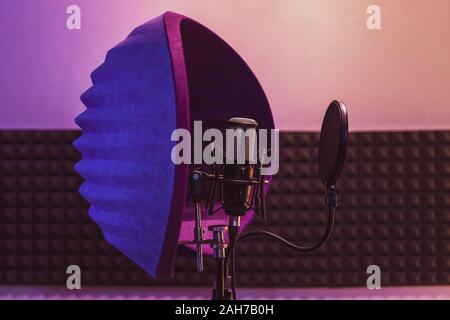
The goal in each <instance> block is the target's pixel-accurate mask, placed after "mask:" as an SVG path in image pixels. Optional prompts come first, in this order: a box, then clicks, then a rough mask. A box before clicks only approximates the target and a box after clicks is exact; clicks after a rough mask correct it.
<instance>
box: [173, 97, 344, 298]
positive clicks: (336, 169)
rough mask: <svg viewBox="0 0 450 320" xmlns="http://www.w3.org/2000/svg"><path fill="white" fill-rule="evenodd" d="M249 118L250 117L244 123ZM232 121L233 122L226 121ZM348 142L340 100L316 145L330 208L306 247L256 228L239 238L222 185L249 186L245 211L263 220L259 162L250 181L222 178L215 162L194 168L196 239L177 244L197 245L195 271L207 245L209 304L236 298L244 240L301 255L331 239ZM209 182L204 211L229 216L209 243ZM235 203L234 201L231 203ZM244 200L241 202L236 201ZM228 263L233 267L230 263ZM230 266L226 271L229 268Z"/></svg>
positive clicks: (213, 228) (328, 115) (199, 268)
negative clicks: (211, 271)
mask: <svg viewBox="0 0 450 320" xmlns="http://www.w3.org/2000/svg"><path fill="white" fill-rule="evenodd" d="M248 120H251V119H248ZM230 121H231V120H230ZM347 144H348V114H347V109H346V107H345V105H344V104H343V103H342V102H339V101H333V102H331V104H330V105H329V107H328V109H327V111H326V113H325V117H324V120H323V123H322V128H321V133H320V142H319V173H320V178H321V180H322V183H323V184H324V185H325V186H326V189H327V193H326V196H325V205H326V207H327V209H328V222H327V225H326V228H325V231H324V234H323V236H322V238H321V239H320V240H319V241H317V242H316V243H313V244H311V245H308V246H300V245H297V244H295V243H292V242H290V241H288V240H286V239H285V238H283V237H281V236H279V235H277V234H275V233H272V232H269V231H266V230H255V231H249V232H246V233H244V234H242V235H239V234H238V233H239V225H240V217H239V216H236V215H235V214H232V213H229V212H227V202H226V201H224V196H223V190H224V184H225V185H228V186H233V185H234V186H236V187H239V188H243V187H249V188H251V190H252V191H251V197H250V198H249V201H248V202H247V203H246V204H247V206H246V207H248V210H253V211H254V212H255V213H256V214H257V215H258V216H260V217H261V218H263V219H264V220H267V209H266V197H265V192H264V186H265V185H266V184H268V183H269V181H268V180H266V179H265V177H264V176H263V175H262V174H261V169H262V167H263V166H262V164H261V163H260V162H258V163H257V165H256V166H257V168H256V169H257V170H256V172H255V176H253V177H252V178H251V179H234V178H232V179H231V178H228V177H227V178H226V177H225V175H224V174H221V173H220V172H219V170H218V166H217V164H213V166H212V173H206V172H203V171H200V170H198V169H196V170H194V171H193V172H192V173H191V176H190V192H191V196H192V199H193V201H194V205H195V227H194V240H193V241H182V242H180V244H184V245H187V244H193V245H195V246H196V264H197V271H199V272H202V271H203V249H202V246H203V245H210V246H211V248H212V249H213V256H214V258H215V260H216V283H215V288H214V289H213V295H212V299H213V300H235V299H236V277H235V255H236V248H237V245H238V244H239V243H241V242H242V241H244V240H246V239H249V238H252V237H267V238H270V239H272V240H276V241H278V242H280V243H281V244H283V245H285V246H286V247H288V248H290V249H292V250H295V251H297V252H300V253H309V252H313V251H315V250H317V249H319V248H320V247H322V245H323V244H324V243H325V242H326V241H327V240H328V239H329V237H330V235H331V232H332V230H333V225H334V216H335V210H336V208H337V207H338V196H337V193H336V182H337V180H338V178H339V176H340V174H341V171H342V168H343V165H344V162H345V157H346V151H347ZM204 180H208V181H209V182H210V185H209V191H208V195H207V198H206V205H205V207H206V208H207V209H208V215H213V214H214V213H215V212H217V211H219V210H221V209H224V210H225V212H226V213H227V214H228V215H229V216H230V223H229V226H226V225H212V226H210V227H209V228H208V229H209V231H211V232H212V239H207V240H205V239H204V238H203V234H204V231H205V230H204V228H203V227H202V220H201V205H200V201H201V196H202V193H203V192H202V191H203V187H202V185H203V181H204ZM217 194H218V197H219V203H220V206H219V207H218V208H215V207H214V206H215V204H216V202H217V201H216V197H217ZM234 200H236V199H233V200H232V201H234ZM237 200H242V199H237ZM227 231H228V235H229V243H227V241H226V237H225V232H227ZM230 262H231V263H230ZM228 267H229V268H228ZM226 280H231V289H232V292H231V293H230V292H229V288H227V287H226V285H225V282H226Z"/></svg>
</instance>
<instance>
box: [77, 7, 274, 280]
mask: <svg viewBox="0 0 450 320" xmlns="http://www.w3.org/2000/svg"><path fill="white" fill-rule="evenodd" d="M92 82H93V86H92V87H91V88H90V89H89V90H87V91H86V92H85V93H84V94H83V95H82V98H81V99H82V101H83V103H84V104H85V105H86V107H87V110H86V111H85V112H83V113H82V114H81V115H80V116H79V117H78V118H77V119H76V122H77V124H78V125H79V126H80V127H81V129H82V131H83V135H82V136H81V137H80V138H79V139H78V140H77V141H76V142H75V147H76V148H77V149H78V150H79V151H80V152H81V154H82V155H83V158H82V160H81V161H80V162H79V163H78V164H77V165H76V170H77V171H78V172H79V173H80V174H81V175H82V176H83V177H84V178H85V180H86V181H85V183H84V184H83V185H82V186H81V188H80V192H81V194H82V195H83V196H84V197H85V198H86V199H87V200H88V202H89V203H90V209H89V215H90V216H91V218H92V219H93V220H94V221H95V222H96V223H97V224H98V225H99V226H100V227H101V229H102V231H103V234H104V237H105V239H106V240H107V241H108V242H110V243H111V244H112V245H113V246H115V247H116V248H117V249H119V250H120V251H121V252H122V253H123V254H125V255H126V256H127V257H129V258H130V259H131V260H132V261H134V262H135V263H136V264H137V265H139V266H140V267H141V268H143V269H144V270H145V271H146V272H148V273H149V274H150V275H152V276H153V277H154V278H157V279H166V278H170V277H172V276H173V265H174V261H175V256H176V250H177V242H178V240H179V239H180V238H182V239H192V237H193V231H192V230H193V214H192V208H191V207H190V206H189V205H188V203H187V202H186V200H187V180H188V173H189V166H188V165H178V166H176V165H174V164H173V163H172V161H171V158H170V156H171V150H172V148H173V147H174V146H175V142H172V141H171V134H172V132H173V130H175V129H177V128H184V129H189V130H190V129H191V126H192V123H193V121H195V120H201V121H202V122H203V129H204V130H206V129H208V128H219V129H224V126H225V124H226V122H227V120H228V119H229V118H231V117H236V116H240V117H250V118H254V119H255V120H257V121H258V123H259V125H260V128H264V129H272V128H274V123H273V119H272V114H271V111H270V107H269V104H268V102H267V99H266V96H265V95H264V92H263V90H262V88H261V86H260V84H259V83H258V81H257V79H256V78H255V76H254V75H253V73H252V72H251V70H250V69H249V67H248V66H247V65H246V64H245V62H244V61H243V60H242V59H241V58H240V57H239V55H238V54H237V53H236V52H235V51H234V50H233V49H232V48H231V47H230V46H228V45H227V44H226V43H225V42H224V41H223V40H222V39H220V38H219V37H218V36H217V35H215V34H214V33H212V32H211V31H210V30H208V29H207V28H205V27H203V26H202V25H200V24H198V23H197V22H195V21H193V20H191V19H189V18H186V17H183V16H180V15H178V14H174V13H166V14H164V15H162V16H160V17H158V18H155V19H153V20H151V21H149V22H147V23H145V24H143V25H142V26H140V27H138V28H136V29H135V30H134V31H133V32H132V33H131V34H130V35H129V37H128V38H127V39H125V40H124V41H123V42H121V43H120V44H118V45H117V46H116V47H114V48H113V49H111V50H110V51H109V52H108V54H107V56H106V60H105V62H104V63H103V64H102V65H101V66H100V67H99V68H97V69H96V70H95V71H94V72H93V73H92ZM252 217H253V215H252V214H249V215H247V216H246V217H245V219H243V221H242V223H243V225H244V226H245V225H246V224H247V223H248V221H249V220H250V219H251V218H252ZM204 218H205V227H207V226H208V225H210V224H223V223H225V215H224V214H223V212H221V213H218V214H217V215H216V216H214V217H207V216H205V217H204ZM180 234H181V236H180Z"/></svg>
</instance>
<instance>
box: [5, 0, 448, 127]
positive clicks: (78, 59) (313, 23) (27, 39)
mask: <svg viewBox="0 0 450 320" xmlns="http://www.w3.org/2000/svg"><path fill="white" fill-rule="evenodd" d="M73 3H75V4H77V5H79V6H80V7H81V9H82V30H80V31H69V30H67V29H66V27H65V19H66V14H65V9H66V7H67V6H68V5H69V4H73ZM370 4H377V5H379V6H380V7H381V10H382V29H381V30H377V31H369V30H368V29H367V27H366V19H367V17H368V15H367V14H366V9H367V7H368V6H369V5H370ZM167 10H171V11H176V12H179V13H182V14H186V15H188V16H190V17H192V18H194V19H196V20H198V21H199V22H201V23H203V24H205V25H207V26H208V27H210V28H211V29H213V30H214V31H216V32H217V33H218V34H219V35H220V36H222V37H223V38H224V39H225V40H226V41H227V42H229V43H230V44H231V45H232V46H233V47H234V48H235V49H236V50H237V51H238V52H239V53H240V54H241V55H242V56H243V57H244V59H245V60H246V61H247V62H248V63H249V65H250V66H251V67H252V69H253V70H254V71H255V73H256V75H257V76H258V78H259V80H260V81H261V83H262V85H263V87H264V88H265V91H266V93H267V96H268V98H269V100H270V102H271V104H272V108H273V111H274V116H275V120H276V123H277V126H278V127H279V128H280V129H299V130H318V129H319V126H320V122H321V118H322V114H323V112H324V109H325V107H326V105H327V104H328V102H329V101H330V100H332V99H333V98H339V99H341V100H344V101H345V102H346V104H347V106H348V108H349V112H350V117H351V118H350V122H351V129H352V130H371V129H376V130H390V129H448V128H450V105H449V104H448V101H450V41H449V39H450V1H448V0H433V1H425V0H395V1H393V0H320V1H317V0H289V1H275V0H245V1H242V0H189V1H186V0H177V1H170V0H128V1H126V2H124V1H122V0H70V1H67V0H33V1H27V0H2V1H1V2H0V28H1V30H2V41H1V42H0V57H1V59H0V70H1V72H0V95H1V97H2V102H1V104H0V112H1V113H0V127H1V128H75V127H76V125H75V124H74V123H73V118H74V117H75V116H76V115H78V114H79V113H80V112H81V111H82V110H83V105H82V104H81V102H80V101H79V95H80V94H81V93H82V92H83V91H84V90H85V89H87V88H88V87H89V86H90V79H89V73H90V72H91V71H92V70H93V69H94V68H95V67H96V66H97V65H99V64H100V63H101V62H102V60H103V59H104V55H105V53H106V51H107V50H108V49H109V48H110V47H112V46H113V45H115V44H116V43H117V42H119V41H120V40H122V39H123V38H124V37H125V36H126V35H127V34H128V33H129V32H130V31H131V30H132V29H133V28H134V27H135V26H137V25H139V24H141V23H142V22H144V21H146V20H148V19H150V18H152V17H154V16H156V15H159V14H161V13H162V12H164V11H167Z"/></svg>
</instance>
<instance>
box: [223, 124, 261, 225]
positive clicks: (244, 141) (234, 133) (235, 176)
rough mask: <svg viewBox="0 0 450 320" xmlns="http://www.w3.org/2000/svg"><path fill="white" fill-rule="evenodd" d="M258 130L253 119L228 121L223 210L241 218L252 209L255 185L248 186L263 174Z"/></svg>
mask: <svg viewBox="0 0 450 320" xmlns="http://www.w3.org/2000/svg"><path fill="white" fill-rule="evenodd" d="M257 128H258V123H257V122H256V121H255V120H253V119H247V118H232V119H230V120H229V121H228V128H227V134H226V152H225V154H224V156H225V159H224V171H223V209H224V211H225V213H226V214H227V215H229V216H235V217H241V216H243V215H245V214H246V213H247V211H248V210H249V209H250V208H251V200H252V199H251V197H252V193H253V188H254V187H253V186H252V185H249V184H248V183H245V182H246V181H250V180H253V179H254V178H256V177H257V175H259V173H258V172H257V171H258V167H257V163H258V159H257V139H256V138H257Z"/></svg>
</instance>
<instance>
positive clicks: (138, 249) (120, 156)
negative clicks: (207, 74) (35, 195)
mask: <svg viewBox="0 0 450 320" xmlns="http://www.w3.org/2000/svg"><path fill="white" fill-rule="evenodd" d="M92 82H93V86H92V87H91V88H90V89H89V90H88V91H86V92H85V93H84V94H83V95H82V101H83V103H84V104H85V105H86V107H87V110H86V111H85V112H83V113H82V114H81V115H80V116H79V117H78V118H77V119H76V122H77V124H78V125H79V126H80V127H81V128H82V130H83V135H82V136H81V137H80V138H79V139H78V140H76V141H75V144H74V145H75V147H76V148H77V149H78V150H79V151H80V152H81V153H82V155H83V158H82V160H81V161H80V162H78V163H77V165H76V170H77V171H78V172H79V173H80V174H81V175H82V176H83V178H84V179H85V180H86V181H85V182H84V183H83V185H82V186H81V188H80V192H81V194H82V195H83V196H84V197H85V198H86V199H87V200H88V201H89V203H90V204H91V206H90V208H89V215H90V217H91V218H92V219H93V220H94V221H95V222H96V223H97V224H98V225H99V226H100V227H101V229H102V231H103V234H104V236H105V239H106V240H107V241H108V242H110V243H111V244H112V245H114V246H115V247H116V248H117V249H119V250H120V251H121V252H123V253H124V254H125V255H126V256H128V257H129V258H130V259H131V260H133V261H134V262H135V263H136V264H138V265H139V266H140V267H141V268H143V269H144V270H145V271H147V272H148V273H149V274H151V275H153V276H156V275H157V271H158V270H157V268H158V264H159V263H160V261H159V259H160V256H161V253H162V250H163V249H164V241H165V235H166V232H167V229H166V227H167V224H168V219H169V212H170V210H171V204H172V198H173V189H174V179H175V165H174V164H172V162H171V159H170V154H171V149H172V148H173V146H174V142H171V141H170V137H171V134H172V131H173V130H174V129H175V128H176V101H175V100H176V98H175V88H174V78H173V76H172V64H171V60H170V54H169V47H168V44H167V38H166V34H165V29H164V22H163V18H162V17H159V18H156V19H154V20H152V21H150V22H148V23H146V24H144V25H142V26H141V27H139V28H137V29H136V30H134V31H133V32H132V33H131V34H130V36H129V37H128V38H127V39H126V40H124V41H123V42H121V43H120V44H119V45H117V46H116V47H114V48H113V49H111V50H110V51H109V52H108V54H107V57H106V60H105V62H104V63H103V64H102V65H101V66H100V67H99V68H97V69H96V70H95V71H94V72H93V73H92ZM169 267H170V266H169Z"/></svg>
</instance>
